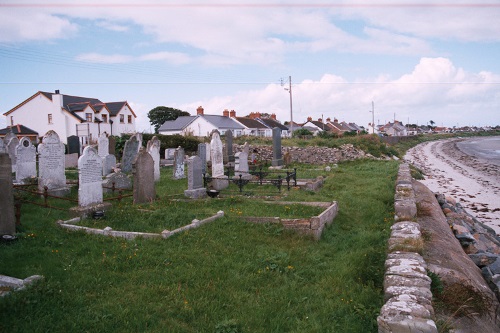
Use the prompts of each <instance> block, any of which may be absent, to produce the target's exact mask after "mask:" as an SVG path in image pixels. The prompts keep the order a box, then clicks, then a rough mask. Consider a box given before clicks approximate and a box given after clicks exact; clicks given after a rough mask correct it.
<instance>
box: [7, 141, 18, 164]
mask: <svg viewBox="0 0 500 333" xmlns="http://www.w3.org/2000/svg"><path fill="white" fill-rule="evenodd" d="M17 145H19V139H18V138H17V136H14V137H13V138H11V139H10V140H9V141H7V152H8V153H9V157H10V161H11V163H12V172H16V162H17V157H16V153H17V151H16V148H17Z"/></svg>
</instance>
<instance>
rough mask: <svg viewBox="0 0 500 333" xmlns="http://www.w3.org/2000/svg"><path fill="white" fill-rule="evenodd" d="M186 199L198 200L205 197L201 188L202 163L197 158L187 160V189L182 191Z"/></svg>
mask: <svg viewBox="0 0 500 333" xmlns="http://www.w3.org/2000/svg"><path fill="white" fill-rule="evenodd" d="M184 195H185V196H186V197H188V198H192V199H199V198H204V197H206V196H207V189H206V188H204V187H203V174H202V161H201V158H200V157H199V156H191V157H190V158H188V189H187V190H186V191H184Z"/></svg>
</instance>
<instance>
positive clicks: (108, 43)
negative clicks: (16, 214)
mask: <svg viewBox="0 0 500 333" xmlns="http://www.w3.org/2000/svg"><path fill="white" fill-rule="evenodd" d="M499 17H500V0H483V1H471V0H468V1H462V0H442V1H432V0H426V1H425V0H415V1H402V0H400V1H394V0H384V1H380V2H379V1H372V0H370V1H367V0H359V1H351V0H344V1H340V0H338V1H337V0H329V1H325V0H312V1H311V2H309V1H307V2H306V1H303V0H302V1H299V0H296V1H294V0H287V1H273V0H253V1H252V0H240V1H236V0H214V1H212V0H195V1H186V0H184V1H174V0H143V1H138V0H134V1H132V0H100V1H95V0H88V1H84V0H67V1H61V0H49V1H40V0H0V112H1V113H2V114H3V113H5V112H7V111H9V110H10V109H11V108H13V107H15V106H16V105H18V104H19V103H21V102H23V101H24V100H25V99H27V98H29V97H30V96H32V95H33V94H35V93H36V92H37V91H49V92H54V91H55V90H56V89H57V90H60V91H61V93H63V94H68V95H75V96H85V97H92V98H98V99H100V100H101V101H103V102H115V101H125V100H126V101H128V103H129V105H130V106H131V107H132V109H133V110H134V112H135V113H136V115H137V119H136V129H137V130H138V131H141V132H146V133H149V132H151V131H152V126H151V125H150V124H149V119H148V118H147V113H148V111H149V110H151V109H153V108H154V107H157V106H168V107H173V108H177V109H180V110H183V111H187V112H189V113H190V114H192V115H194V114H196V109H197V107H198V106H202V107H203V108H204V109H205V113H206V114H217V115H222V112H223V110H224V109H228V110H235V111H236V115H237V116H246V115H248V114H250V113H251V112H261V113H269V114H272V113H275V114H276V115H277V118H278V120H280V121H281V122H285V121H290V119H293V120H294V121H295V122H298V123H302V122H305V121H306V120H307V118H308V117H312V118H313V119H314V120H318V119H324V120H326V119H327V118H331V119H332V120H333V119H334V118H336V119H338V120H339V121H347V122H355V123H357V124H358V125H361V126H365V127H367V126H368V123H370V122H372V119H373V120H374V122H375V124H384V123H386V122H388V121H393V120H394V119H396V120H399V121H401V122H403V123H404V124H406V123H410V124H419V125H426V124H428V123H429V122H431V121H432V122H433V123H434V124H435V125H437V126H448V127H453V126H486V125H490V126H495V125H500V19H498V18H499ZM290 78H291V80H290ZM290 81H291V85H290ZM290 87H291V90H290ZM290 97H291V100H292V103H291V104H290ZM372 102H373V103H372ZM6 125H7V124H6V118H5V117H4V116H0V128H3V127H5V126H6Z"/></svg>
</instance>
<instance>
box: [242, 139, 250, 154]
mask: <svg viewBox="0 0 500 333" xmlns="http://www.w3.org/2000/svg"><path fill="white" fill-rule="evenodd" d="M242 151H243V152H244V153H246V154H247V156H248V154H250V146H249V145H248V142H245V144H244V145H243V150H242Z"/></svg>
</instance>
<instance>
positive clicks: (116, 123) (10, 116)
mask: <svg viewBox="0 0 500 333" xmlns="http://www.w3.org/2000/svg"><path fill="white" fill-rule="evenodd" d="M3 115H4V116H6V117H7V124H10V125H11V126H14V125H15V124H21V125H24V126H26V127H29V128H31V129H33V130H35V131H36V132H38V133H39V135H40V136H43V135H45V133H47V132H48V131H49V130H54V131H55V132H56V133H57V134H58V135H59V137H60V138H61V141H63V142H66V140H67V139H66V138H67V137H68V136H72V135H76V136H78V137H80V141H81V143H82V144H88V143H90V142H94V141H95V140H97V138H98V137H99V134H101V133H103V132H106V133H108V134H111V135H121V134H122V133H133V132H135V118H136V117H137V116H136V115H135V113H134V111H133V110H132V108H131V107H130V105H129V104H128V103H127V102H126V101H124V102H111V103H103V102H101V101H100V100H98V99H96V98H88V97H80V96H71V95H63V94H61V93H59V90H56V91H55V92H54V93H49V92H44V91H38V92H37V93H35V94H34V95H33V96H31V97H29V98H28V99H26V100H25V101H23V102H21V103H20V104H19V105H17V106H15V107H14V108H12V109H11V110H9V111H7V112H5V113H4V114H3Z"/></svg>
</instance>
